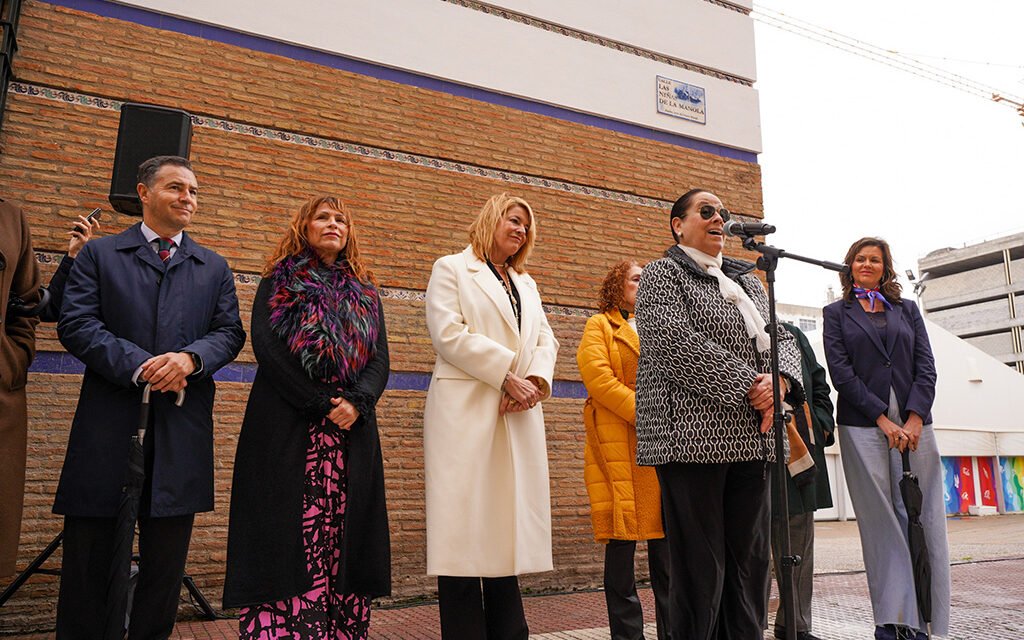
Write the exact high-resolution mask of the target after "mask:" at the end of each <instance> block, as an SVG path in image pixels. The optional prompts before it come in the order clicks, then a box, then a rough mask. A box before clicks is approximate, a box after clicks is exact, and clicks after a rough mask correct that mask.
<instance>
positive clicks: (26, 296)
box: [0, 200, 39, 578]
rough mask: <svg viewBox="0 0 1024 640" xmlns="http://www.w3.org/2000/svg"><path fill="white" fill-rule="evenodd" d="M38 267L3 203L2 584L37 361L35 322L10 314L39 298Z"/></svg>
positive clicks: (17, 510) (18, 215) (10, 559)
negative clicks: (13, 304) (28, 385)
mask: <svg viewBox="0 0 1024 640" xmlns="http://www.w3.org/2000/svg"><path fill="white" fill-rule="evenodd" d="M38 291H39V267H38V265H36V260H35V254H33V252H32V237H31V234H30V233H29V228H28V223H27V222H26V221H25V215H24V214H23V213H22V211H21V207H19V206H17V205H15V204H14V203H11V202H4V201H3V200H0V325H2V328H3V331H0V578H2V577H6V576H9V575H11V574H13V573H14V564H15V560H16V559H17V556H18V536H19V535H20V533H21V507H22V501H23V498H24V495H25V448H26V445H27V435H28V415H27V413H26V407H25V382H26V380H27V377H28V366H29V364H31V362H32V358H33V357H34V356H35V351H36V349H35V338H36V323H37V322H38V320H37V319H36V318H31V317H25V316H20V315H17V314H15V313H11V312H10V310H9V309H8V305H9V302H10V300H11V299H12V298H21V299H22V300H23V301H26V302H33V301H35V299H36V298H37V297H38V295H39V294H38Z"/></svg>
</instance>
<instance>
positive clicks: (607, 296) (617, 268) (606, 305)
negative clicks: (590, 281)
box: [597, 260, 641, 313]
mask: <svg viewBox="0 0 1024 640" xmlns="http://www.w3.org/2000/svg"><path fill="white" fill-rule="evenodd" d="M639 266H641V265H640V263H639V262H637V261H636V260H623V261H622V262H616V263H615V264H614V265H612V268H611V270H610V271H609V272H608V275H606V276H605V277H604V282H602V283H601V289H600V290H599V291H598V292H597V308H598V310H600V311H601V313H604V312H606V311H611V310H612V309H618V308H619V307H621V306H622V302H623V300H622V291H623V289H624V288H625V285H626V276H627V275H629V270H630V269H632V268H633V267H639Z"/></svg>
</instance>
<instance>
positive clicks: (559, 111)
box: [43, 0, 757, 164]
mask: <svg viewBox="0 0 1024 640" xmlns="http://www.w3.org/2000/svg"><path fill="white" fill-rule="evenodd" d="M43 1H44V2H47V3H48V4H52V5H56V6H60V7H67V8H69V9H75V10H77V11H85V12H87V13H92V14H95V15H98V16H103V17H105V18H114V19H117V20H124V21H125V22H133V23H135V24H140V25H142V26H146V27H153V28H155V29H164V30H167V31H174V32H176V33H181V34H184V35H187V36H194V37H196V38H203V39H204V40H211V41H214V42H220V43H222V44H227V45H233V46H236V47H242V48H244V49H251V50H253V51H260V52H263V53H269V54H272V55H277V56H282V57H285V58H291V59H292V60H299V61H302V62H311V63H313V64H318V65H321V66H324V67H330V68H332V69H339V70H341V71H348V72H351V73H358V74H360V75H364V76H369V77H371V78H377V79H378V80H386V81H390V82H397V83H400V84H405V85H410V86H413V87H419V88H420V89H428V90H431V91H439V92H441V93H447V94H449V95H453V96H458V97H462V98H469V99H471V100H478V101H480V102H486V103H489V104H495V105H499V106H502V107H508V108H510V109H516V110H518V111H525V112H527V113H535V114H537V115H542V116H548V117H551V118H557V119H559V120H565V121H568V122H574V123H576V124H582V125H587V126H590V127H597V128H600V129H606V130H609V131H615V132H617V133H624V134H626V135H630V136H636V137H638V138H644V139H646V140H653V141H656V142H664V143H666V144H672V145H676V146H678V147H684V148H687V149H693V150H695V151H703V152H705V153H711V154H714V155H717V156H720V157H723V158H731V159H733V160H741V161H743V162H750V163H754V164H756V163H757V154H756V153H753V152H750V151H741V150H739V149H732V148H730V147H726V146H724V145H720V144H716V143H714V142H706V141H704V140H697V139H694V138H689V137H686V136H682V135H679V134H675V133H668V132H666V131H659V130H657V129H650V128H648V127H643V126H640V125H637V124H631V123H628V122H621V121H619V120H613V119H611V118H605V117H602V116H595V115H589V114H585V113H578V112H576V111H572V110H571V109H565V108H563V107H556V106H552V105H548V104H541V103H539V102H533V101H531V100H526V99H524V98H516V97H512V96H507V95H504V94H501V93H497V92H495V91H488V90H486V89H479V88H476V87H469V86H466V85H462V84H459V83H457V82H452V81H450V80H440V79H438V78H431V77H428V76H424V75H420V74H417V73H413V72H410V71H402V70H399V69H391V68H388V67H384V66H382V65H377V64H373V63H370V62H364V61H362V60H355V59H353V58H347V57H345V56H342V55H339V54H335V53H327V52H324V51H316V50H313V49H307V48H305V47H301V46H298V45H294V44H288V43H285V42H278V41H275V40H270V39H269V38H263V37H260V36H254V35H250V34H246V33H239V32H236V31H231V30H230V29H226V28H224V27H215V26H212V25H208V24H202V23H199V22H193V21H191V20H187V19H185V18H180V17H176V16H168V15H164V14H161V13H156V12H154V11H149V10H147V9H141V8H138V7H131V6H127V5H120V4H116V3H114V2H106V1H105V0H43Z"/></svg>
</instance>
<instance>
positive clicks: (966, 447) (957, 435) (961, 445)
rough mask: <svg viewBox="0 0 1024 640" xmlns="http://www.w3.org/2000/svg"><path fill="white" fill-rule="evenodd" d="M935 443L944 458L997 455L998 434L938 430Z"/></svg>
mask: <svg viewBox="0 0 1024 640" xmlns="http://www.w3.org/2000/svg"><path fill="white" fill-rule="evenodd" d="M935 441H936V443H938V445H939V454H940V455H943V456H994V455H996V434H994V433H992V432H991V431H964V430H958V429H936V430H935Z"/></svg>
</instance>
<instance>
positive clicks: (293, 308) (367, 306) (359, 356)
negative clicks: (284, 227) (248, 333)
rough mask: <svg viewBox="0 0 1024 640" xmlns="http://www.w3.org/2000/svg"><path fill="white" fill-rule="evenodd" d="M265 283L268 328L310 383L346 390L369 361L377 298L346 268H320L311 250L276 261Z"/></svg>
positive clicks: (341, 265)
mask: <svg viewBox="0 0 1024 640" xmlns="http://www.w3.org/2000/svg"><path fill="white" fill-rule="evenodd" d="M268 277H269V278H270V279H271V284H272V288H271V291H270V300H269V306H270V327H271V329H273V331H274V333H276V334H277V335H278V337H280V338H281V339H282V340H284V341H285V342H287V343H288V347H289V348H290V349H291V352H292V353H294V354H295V355H297V356H299V359H300V360H301V361H302V367H303V368H304V369H305V370H306V373H308V374H309V375H310V377H311V378H313V379H314V380H319V381H322V382H329V383H337V384H339V385H341V386H346V385H348V384H350V383H351V382H353V381H354V380H355V379H356V376H357V375H358V374H359V372H360V371H362V369H363V367H365V366H366V363H367V362H369V361H370V359H371V358H372V357H373V356H374V353H375V351H376V345H377V332H378V326H379V324H378V320H379V317H378V315H379V306H378V301H379V295H378V293H377V290H376V289H375V288H374V287H373V285H371V284H363V283H362V282H359V280H358V279H357V278H356V277H355V275H353V274H352V269H351V268H350V267H349V266H348V262H346V261H345V260H340V261H338V262H336V263H334V264H330V265H328V264H324V263H323V262H322V261H321V260H320V258H319V257H318V256H317V255H316V254H315V253H313V252H312V251H311V250H307V251H304V252H303V253H300V254H298V255H294V256H288V257H286V258H284V259H282V260H281V261H280V262H278V263H277V265H275V266H274V270H273V271H272V272H271V273H270V275H269V276H268Z"/></svg>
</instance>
